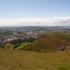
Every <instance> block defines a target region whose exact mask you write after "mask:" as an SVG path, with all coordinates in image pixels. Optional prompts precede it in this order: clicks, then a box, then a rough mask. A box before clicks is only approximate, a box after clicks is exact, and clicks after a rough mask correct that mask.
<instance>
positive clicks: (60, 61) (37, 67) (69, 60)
mask: <svg viewBox="0 0 70 70" xmlns="http://www.w3.org/2000/svg"><path fill="white" fill-rule="evenodd" d="M0 70H70V51H62V52H52V53H37V52H30V51H23V50H7V49H5V48H3V49H0Z"/></svg>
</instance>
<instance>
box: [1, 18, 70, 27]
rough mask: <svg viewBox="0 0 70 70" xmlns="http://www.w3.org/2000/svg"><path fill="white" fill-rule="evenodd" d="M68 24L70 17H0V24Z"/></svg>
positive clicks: (69, 23)
mask: <svg viewBox="0 0 70 70" xmlns="http://www.w3.org/2000/svg"><path fill="white" fill-rule="evenodd" d="M34 25H35V26H58V25H59V26H60V25H63V26H68V25H69V26H70V17H49V18H24V19H0V26H34Z"/></svg>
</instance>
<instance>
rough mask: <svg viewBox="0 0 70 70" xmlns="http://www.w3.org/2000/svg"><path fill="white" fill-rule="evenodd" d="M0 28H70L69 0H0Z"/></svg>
mask: <svg viewBox="0 0 70 70" xmlns="http://www.w3.org/2000/svg"><path fill="white" fill-rule="evenodd" d="M0 26H70V0H0Z"/></svg>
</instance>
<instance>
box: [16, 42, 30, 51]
mask: <svg viewBox="0 0 70 70" xmlns="http://www.w3.org/2000/svg"><path fill="white" fill-rule="evenodd" d="M29 44H30V43H29V42H25V43H21V44H20V46H19V47H17V48H16V49H17V50H21V49H23V48H24V47H26V46H28V45H29Z"/></svg>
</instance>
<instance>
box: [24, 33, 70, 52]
mask: <svg viewBox="0 0 70 70" xmlns="http://www.w3.org/2000/svg"><path fill="white" fill-rule="evenodd" d="M69 49H70V34H69V33H62V32H51V33H47V34H45V35H41V36H39V37H38V39H37V40H36V41H35V42H33V43H32V44H31V45H29V46H26V47H25V48H24V50H30V51H37V52H54V51H64V50H69Z"/></svg>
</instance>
